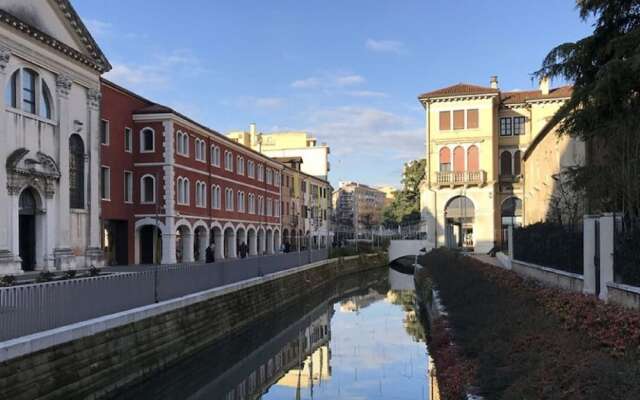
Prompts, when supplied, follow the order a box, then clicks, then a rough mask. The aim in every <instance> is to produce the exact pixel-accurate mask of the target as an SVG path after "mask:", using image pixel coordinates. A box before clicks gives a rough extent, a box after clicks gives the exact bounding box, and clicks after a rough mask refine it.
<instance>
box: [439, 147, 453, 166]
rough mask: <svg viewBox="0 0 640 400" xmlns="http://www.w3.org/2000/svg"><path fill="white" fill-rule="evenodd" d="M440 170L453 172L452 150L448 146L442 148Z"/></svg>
mask: <svg viewBox="0 0 640 400" xmlns="http://www.w3.org/2000/svg"><path fill="white" fill-rule="evenodd" d="M440 172H451V150H449V148H448V147H443V148H441V149H440Z"/></svg>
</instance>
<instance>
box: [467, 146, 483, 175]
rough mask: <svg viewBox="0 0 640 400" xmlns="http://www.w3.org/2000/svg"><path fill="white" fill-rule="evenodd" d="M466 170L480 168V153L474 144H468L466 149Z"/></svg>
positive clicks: (477, 169)
mask: <svg viewBox="0 0 640 400" xmlns="http://www.w3.org/2000/svg"><path fill="white" fill-rule="evenodd" d="M467 170H468V171H472V172H475V171H479V170H480V155H479V153H478V146H476V145H472V146H469V148H468V149H467Z"/></svg>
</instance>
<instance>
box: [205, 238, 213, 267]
mask: <svg viewBox="0 0 640 400" xmlns="http://www.w3.org/2000/svg"><path fill="white" fill-rule="evenodd" d="M215 254H216V245H215V243H211V244H209V247H207V250H206V251H205V257H204V258H205V262H206V263H212V262H214V261H215V258H216V256H215Z"/></svg>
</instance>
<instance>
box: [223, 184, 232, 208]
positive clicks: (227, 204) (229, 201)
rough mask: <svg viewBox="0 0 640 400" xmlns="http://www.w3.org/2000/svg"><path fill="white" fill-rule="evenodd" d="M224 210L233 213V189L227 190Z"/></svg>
mask: <svg viewBox="0 0 640 400" xmlns="http://www.w3.org/2000/svg"><path fill="white" fill-rule="evenodd" d="M224 208H225V210H227V211H233V189H226V190H225V198H224Z"/></svg>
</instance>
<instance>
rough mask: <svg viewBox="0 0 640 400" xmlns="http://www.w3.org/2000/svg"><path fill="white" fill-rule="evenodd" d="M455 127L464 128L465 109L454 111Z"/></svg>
mask: <svg viewBox="0 0 640 400" xmlns="http://www.w3.org/2000/svg"><path fill="white" fill-rule="evenodd" d="M453 129H464V110H455V111H454V112H453Z"/></svg>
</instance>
